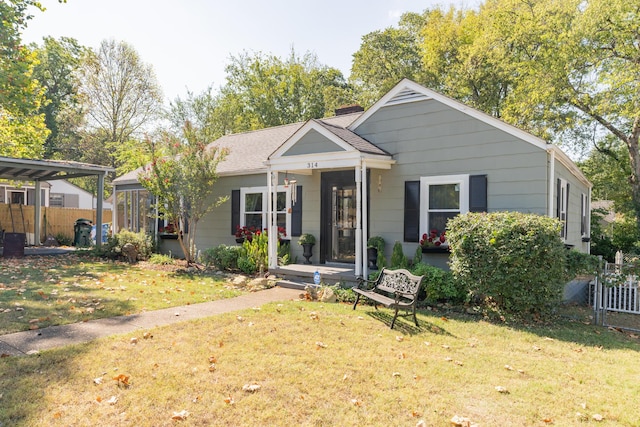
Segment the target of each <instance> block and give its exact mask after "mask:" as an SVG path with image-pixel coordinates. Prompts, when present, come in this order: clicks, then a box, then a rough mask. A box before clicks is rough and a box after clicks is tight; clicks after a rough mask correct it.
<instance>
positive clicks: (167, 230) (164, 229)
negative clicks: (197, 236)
mask: <svg viewBox="0 0 640 427" xmlns="http://www.w3.org/2000/svg"><path fill="white" fill-rule="evenodd" d="M158 231H159V232H160V233H165V234H176V233H177V232H178V228H177V227H176V226H175V225H174V224H167V225H166V226H165V227H160V230H158Z"/></svg>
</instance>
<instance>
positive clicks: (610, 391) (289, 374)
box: [0, 285, 640, 427]
mask: <svg viewBox="0 0 640 427" xmlns="http://www.w3.org/2000/svg"><path fill="white" fill-rule="evenodd" d="M150 286H151V285H150ZM588 314H589V312H588V311H585V312H582V311H580V310H574V311H572V312H571V313H570V315H571V316H561V317H559V318H558V319H557V320H556V321H555V322H553V323H552V324H536V325H532V326H518V325H507V324H493V323H489V322H486V321H484V320H482V318H480V317H473V316H467V315H461V314H453V313H447V312H437V311H421V312H420V313H419V315H418V320H419V322H420V327H419V328H416V327H415V326H412V325H411V324H410V323H409V322H408V321H407V320H406V319H401V320H399V321H398V325H397V330H390V329H389V327H388V325H389V323H390V320H391V316H390V312H389V311H388V310H382V309H381V310H380V311H375V310H374V309H373V308H372V307H369V306H362V307H360V306H359V307H358V309H357V310H356V311H353V310H352V308H351V306H349V305H343V304H321V303H315V302H307V301H288V302H283V303H281V304H269V305H266V306H263V307H262V308H261V309H253V310H246V311H243V312H238V313H229V314H226V315H221V316H215V317H211V318H207V319H202V320H198V321H194V322H185V323H180V324H175V325H172V326H167V327H163V328H157V329H153V330H149V331H140V332H137V333H131V334H125V335H121V336H114V337H110V338H105V339H99V340H96V341H94V342H91V343H89V344H83V345H76V346H71V347H67V348H63V349H55V350H50V351H46V352H42V353H40V354H39V355H34V356H26V357H8V358H3V359H0V425H2V426H69V425H73V426H96V425H101V426H102V425H105V426H136V427H142V426H175V425H180V426H204V425H207V426H208V425H216V426H217V425H219V426H230V425H234V426H235V425H247V426H266V425H269V426H271V425H274V426H294V425H295V426H297V425H302V426H334V425H335V426H370V425H376V426H378V425H380V426H390V425H393V426H416V425H418V423H419V422H420V421H423V422H424V424H423V425H426V426H449V425H450V420H451V419H452V418H453V417H454V416H459V417H467V418H468V419H469V420H470V421H471V422H472V423H477V424H478V425H480V426H546V425H557V426H582V425H602V426H637V425H640V411H638V401H639V400H640V386H639V384H640V363H639V361H640V343H639V341H638V338H637V337H636V336H635V335H633V334H624V333H620V332H618V331H615V330H609V329H606V328H601V327H596V326H593V325H591V324H589V319H588V317H587V315H588ZM145 337H146V338H145ZM250 385H254V386H256V388H258V386H259V388H258V389H257V390H256V391H253V392H249V391H243V387H244V386H250ZM183 411H184V412H183ZM174 413H175V414H176V415H177V416H178V417H182V418H185V419H184V420H174V419H172V417H173V416H174ZM600 419H601V421H598V420H600Z"/></svg>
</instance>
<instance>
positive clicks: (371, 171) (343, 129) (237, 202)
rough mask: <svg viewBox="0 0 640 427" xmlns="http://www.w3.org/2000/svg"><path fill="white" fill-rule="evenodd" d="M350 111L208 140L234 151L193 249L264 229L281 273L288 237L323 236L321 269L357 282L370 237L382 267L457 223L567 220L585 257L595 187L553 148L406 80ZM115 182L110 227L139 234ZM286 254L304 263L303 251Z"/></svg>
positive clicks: (136, 210)
mask: <svg viewBox="0 0 640 427" xmlns="http://www.w3.org/2000/svg"><path fill="white" fill-rule="evenodd" d="M352 110H353V109H352ZM352 110H351V111H350V110H348V109H347V111H337V112H336V116H334V117H329V118H324V119H312V120H308V121H306V122H304V123H294V124H290V125H284V126H278V127H273V128H268V129H264V130H259V131H253V132H247V133H241V134H234V135H225V136H223V137H221V138H219V139H218V140H217V141H215V142H213V143H212V145H215V146H218V147H226V148H228V149H229V155H228V157H227V158H226V159H225V161H224V162H222V163H221V164H220V165H219V167H218V172H219V174H220V179H219V180H218V182H217V183H216V192H217V193H218V194H217V195H216V197H217V196H218V195H228V196H230V201H229V202H228V203H226V204H224V205H222V206H220V207H218V208H217V209H216V210H215V211H214V212H213V213H212V214H211V215H210V216H209V217H208V218H205V219H203V220H202V221H201V223H200V224H201V225H200V226H199V227H200V228H199V234H200V236H199V238H198V241H197V245H198V247H199V248H201V249H206V248H209V247H213V246H217V245H219V244H221V243H224V244H235V232H236V230H237V228H238V227H242V226H254V227H258V228H261V229H264V228H268V229H269V230H270V233H269V238H270V248H269V251H270V255H271V256H270V266H269V267H270V269H275V268H277V257H276V239H277V235H278V233H277V231H276V230H277V227H282V228H284V229H285V230H286V236H287V238H290V239H291V240H292V241H293V242H295V241H296V240H297V239H296V237H297V236H300V235H301V234H302V233H311V234H313V235H314V236H315V237H316V240H317V244H316V246H315V248H314V254H313V257H312V261H313V263H314V264H325V265H332V263H337V264H345V263H346V264H350V265H352V266H353V269H354V270H355V274H356V275H357V276H358V275H366V274H367V270H368V263H367V259H366V258H367V257H366V242H367V239H368V238H369V237H370V236H374V235H375V236H382V237H383V238H384V239H385V241H386V242H387V245H386V252H387V258H389V256H390V254H391V248H392V245H393V244H394V242H396V241H399V242H401V243H402V245H403V248H404V252H405V254H413V253H414V252H415V250H416V248H417V245H418V244H419V240H420V238H421V236H422V235H423V234H424V233H428V232H429V231H430V230H433V229H435V230H438V231H442V230H443V229H444V226H445V224H446V221H447V219H448V218H450V217H453V216H455V215H457V214H459V213H464V212H469V211H477V212H481V211H488V212H492V211H505V210H509V211H520V212H526V213H535V214H540V215H548V216H551V217H558V218H560V219H561V220H562V221H563V223H564V228H563V230H562V238H563V240H564V242H565V244H566V245H567V246H569V247H573V248H576V249H578V250H580V251H582V252H588V251H589V243H588V241H589V238H588V237H589V212H590V209H589V202H590V192H591V184H590V182H589V181H588V180H587V179H586V178H585V176H584V175H583V174H582V173H581V172H580V170H579V169H578V168H577V167H576V165H575V164H574V163H573V162H572V161H571V160H570V159H569V157H567V155H565V154H564V153H563V152H562V151H561V150H560V149H559V148H558V147H557V146H555V145H552V144H548V143H547V142H546V141H544V140H542V139H540V138H537V137H535V136H533V135H531V134H529V133H527V132H524V131H522V130H520V129H518V128H516V127H513V126H511V125H509V124H506V123H504V122H502V121H500V120H498V119H496V118H494V117H491V116H489V115H487V114H484V113H482V112H480V111H478V110H475V109H473V108H470V107H468V106H466V105H464V104H461V103H460V102H458V101H455V100H453V99H451V98H448V97H446V96H443V95H441V94H439V93H436V92H434V91H432V90H430V89H427V88H425V87H423V86H421V85H419V84H417V83H415V82H413V81H410V80H406V79H405V80H402V81H401V82H399V83H398V84H397V85H396V86H395V87H394V88H393V89H391V90H390V91H389V92H388V93H387V94H386V95H385V96H383V97H382V98H381V99H380V100H379V101H378V102H376V103H375V104H374V105H373V106H372V107H371V108H369V109H368V110H367V111H364V112H363V111H355V112H353V111H352ZM356 110H361V109H356ZM113 184H114V193H115V194H120V193H123V192H124V193H125V194H126V195H127V197H125V200H127V201H128V202H127V203H126V204H124V205H123V203H122V202H120V203H119V204H118V207H119V212H120V216H119V218H120V219H119V220H118V221H120V220H122V221H123V223H122V224H118V223H115V224H114V227H121V226H124V227H127V228H130V229H139V228H140V227H142V228H144V224H142V222H141V220H140V213H141V212H145V210H144V209H145V208H144V206H142V205H141V203H142V202H141V200H142V199H141V198H140V197H139V196H140V191H141V187H140V186H139V184H138V182H137V173H136V172H133V173H130V174H128V175H125V176H122V177H120V178H118V179H116V180H115V181H114V183H113ZM121 198H122V197H121ZM125 205H126V206H127V208H126V209H125V208H124V207H123V206H125ZM116 217H118V216H117V215H114V218H116ZM152 221H153V220H149V222H150V223H151V226H150V227H149V224H147V228H149V229H151V230H157V229H158V228H157V227H158V225H157V224H153V223H152ZM116 229H117V228H116ZM291 249H292V255H293V258H294V259H295V258H296V257H297V258H298V259H300V260H301V259H302V248H301V247H300V246H299V245H296V244H292V245H291ZM174 252H175V250H174ZM425 256H426V257H427V258H429V259H431V258H430V257H433V260H434V263H436V264H438V263H443V260H446V255H438V256H440V258H439V260H438V258H437V257H436V256H435V255H434V256H432V255H431V254H427V255H425Z"/></svg>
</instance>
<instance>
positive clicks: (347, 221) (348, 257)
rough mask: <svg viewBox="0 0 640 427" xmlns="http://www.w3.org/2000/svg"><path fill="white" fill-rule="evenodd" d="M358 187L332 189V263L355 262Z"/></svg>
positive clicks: (336, 187) (335, 187) (334, 187)
mask: <svg viewBox="0 0 640 427" xmlns="http://www.w3.org/2000/svg"><path fill="white" fill-rule="evenodd" d="M355 259H356V187H355V186H349V187H338V186H333V187H332V189H331V261H339V262H355Z"/></svg>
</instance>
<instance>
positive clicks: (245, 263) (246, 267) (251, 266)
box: [238, 255, 258, 274]
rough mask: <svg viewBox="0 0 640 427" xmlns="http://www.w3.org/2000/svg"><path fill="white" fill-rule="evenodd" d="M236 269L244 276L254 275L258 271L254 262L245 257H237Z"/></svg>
mask: <svg viewBox="0 0 640 427" xmlns="http://www.w3.org/2000/svg"><path fill="white" fill-rule="evenodd" d="M238 268H239V269H240V271H242V272H243V273H245V274H254V273H255V272H256V271H257V270H258V268H257V266H256V263H255V261H254V260H253V259H251V258H249V257H248V256H247V255H241V256H240V257H238Z"/></svg>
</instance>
